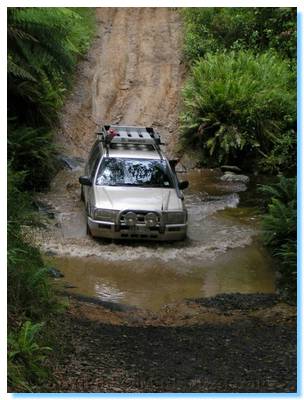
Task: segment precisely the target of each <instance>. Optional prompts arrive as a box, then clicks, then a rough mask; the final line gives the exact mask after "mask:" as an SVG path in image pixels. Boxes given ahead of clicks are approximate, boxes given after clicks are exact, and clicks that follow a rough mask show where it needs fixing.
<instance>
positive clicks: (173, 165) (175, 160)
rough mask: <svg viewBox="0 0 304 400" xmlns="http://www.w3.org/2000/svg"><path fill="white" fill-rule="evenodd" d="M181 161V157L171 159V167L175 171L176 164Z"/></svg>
mask: <svg viewBox="0 0 304 400" xmlns="http://www.w3.org/2000/svg"><path fill="white" fill-rule="evenodd" d="M178 163H179V159H174V160H169V164H170V167H171V168H172V169H173V171H175V167H176V164H178Z"/></svg>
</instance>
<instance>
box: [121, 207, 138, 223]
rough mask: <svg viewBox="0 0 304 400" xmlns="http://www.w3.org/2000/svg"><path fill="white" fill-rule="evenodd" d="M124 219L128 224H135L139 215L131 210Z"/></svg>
mask: <svg viewBox="0 0 304 400" xmlns="http://www.w3.org/2000/svg"><path fill="white" fill-rule="evenodd" d="M124 220H125V224H126V225H129V226H134V225H136V222H137V215H136V214H135V213H134V212H132V211H129V212H127V213H126V214H125V216H124Z"/></svg>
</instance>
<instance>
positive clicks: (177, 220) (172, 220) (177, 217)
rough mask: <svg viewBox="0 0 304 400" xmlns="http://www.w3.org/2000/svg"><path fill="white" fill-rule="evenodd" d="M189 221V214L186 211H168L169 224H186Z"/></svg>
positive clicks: (167, 219)
mask: <svg viewBox="0 0 304 400" xmlns="http://www.w3.org/2000/svg"><path fill="white" fill-rule="evenodd" d="M186 221H187V214H186V212H185V211H176V212H168V213H167V214H166V223H167V224H184V223H185V222H186Z"/></svg>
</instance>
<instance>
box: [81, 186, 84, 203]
mask: <svg viewBox="0 0 304 400" xmlns="http://www.w3.org/2000/svg"><path fill="white" fill-rule="evenodd" d="M80 200H81V201H84V193H83V186H82V185H81V191H80Z"/></svg>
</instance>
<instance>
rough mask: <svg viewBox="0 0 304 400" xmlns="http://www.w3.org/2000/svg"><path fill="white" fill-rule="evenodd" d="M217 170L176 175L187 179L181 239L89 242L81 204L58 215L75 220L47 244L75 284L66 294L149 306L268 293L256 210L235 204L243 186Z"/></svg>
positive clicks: (267, 261)
mask: <svg viewBox="0 0 304 400" xmlns="http://www.w3.org/2000/svg"><path fill="white" fill-rule="evenodd" d="M220 175H221V174H220V173H219V172H218V171H216V170H214V171H212V170H201V171H192V172H189V173H188V174H182V176H181V177H180V179H189V181H190V187H189V189H188V190H187V191H186V192H185V201H186V204H187V208H188V211H189V231H188V239H187V240H186V241H185V242H177V243H151V242H132V243H130V242H111V241H105V240H93V239H91V238H88V237H87V236H86V235H85V233H84V229H83V220H82V219H81V218H82V217H81V216H83V214H81V210H82V208H81V207H82V206H81V203H80V207H79V208H77V207H76V208H75V209H74V210H73V212H71V213H70V215H69V213H68V212H66V213H65V214H64V217H65V218H69V217H70V219H71V220H75V217H76V216H77V213H78V217H81V218H78V219H77V221H78V222H77V224H75V223H74V224H71V226H70V228H69V224H68V223H65V224H63V226H64V229H65V230H64V231H63V236H64V235H66V239H65V240H63V242H62V243H61V244H60V243H57V246H54V247H53V251H55V252H56V253H57V256H56V257H55V258H54V259H52V260H51V262H52V264H53V265H54V264H55V265H56V266H57V267H58V268H59V269H60V270H61V271H62V272H63V273H64V275H65V277H64V281H65V282H68V284H69V285H71V286H74V288H71V289H69V290H70V291H72V292H76V293H80V294H84V295H87V296H92V297H97V298H99V299H100V300H106V301H112V302H120V303H125V304H129V305H134V306H137V307H140V308H145V309H150V310H153V311H157V310H158V309H160V308H161V307H162V306H164V305H165V304H168V303H172V302H175V301H178V300H182V299H185V298H195V297H204V296H212V295H216V294H218V293H232V292H240V293H254V292H273V291H274V290H275V287H274V270H273V267H272V259H271V258H270V256H269V255H268V253H267V252H266V251H265V249H263V247H262V246H261V244H260V243H259V242H258V241H257V240H256V239H255V237H256V235H257V233H258V231H259V214H258V210H257V209H255V208H254V207H252V206H251V207H248V206H245V205H246V204H243V203H242V193H244V192H243V191H244V189H245V188H244V186H242V185H240V184H228V183H227V182H225V183H223V182H221V181H220V179H219V178H220ZM252 195H253V196H254V192H253V193H252ZM246 197H248V193H247V194H246ZM249 197H250V196H249ZM77 204H78V203H77ZM57 218H61V219H62V218H63V216H62V215H61V216H60V215H59V216H57ZM77 226H78V228H77ZM71 237H72V238H73V239H71Z"/></svg>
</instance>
